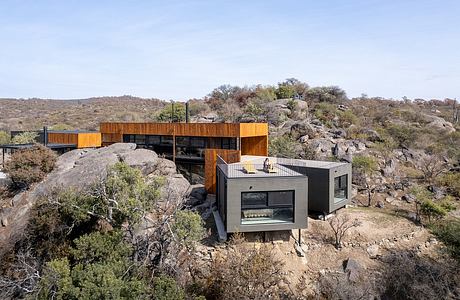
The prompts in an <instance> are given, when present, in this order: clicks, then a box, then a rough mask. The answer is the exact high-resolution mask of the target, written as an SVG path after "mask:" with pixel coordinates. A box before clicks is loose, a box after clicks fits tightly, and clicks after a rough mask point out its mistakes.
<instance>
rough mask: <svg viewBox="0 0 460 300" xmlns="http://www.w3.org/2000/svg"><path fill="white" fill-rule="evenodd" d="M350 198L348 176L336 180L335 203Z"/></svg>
mask: <svg viewBox="0 0 460 300" xmlns="http://www.w3.org/2000/svg"><path fill="white" fill-rule="evenodd" d="M347 198H348V175H342V176H339V177H335V178H334V203H338V202H341V201H343V200H346V199H347Z"/></svg>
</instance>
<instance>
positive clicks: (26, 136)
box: [11, 131, 38, 144]
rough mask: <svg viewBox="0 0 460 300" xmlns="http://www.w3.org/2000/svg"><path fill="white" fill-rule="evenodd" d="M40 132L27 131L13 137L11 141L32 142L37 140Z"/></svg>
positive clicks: (16, 142) (15, 142) (14, 142)
mask: <svg viewBox="0 0 460 300" xmlns="http://www.w3.org/2000/svg"><path fill="white" fill-rule="evenodd" d="M37 137H38V133H36V132H33V131H26V132H23V133H20V134H18V135H16V136H14V137H13V139H12V140H11V143H13V144H31V143H35V142H36V141H37Z"/></svg>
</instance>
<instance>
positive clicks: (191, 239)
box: [172, 210, 205, 248]
mask: <svg viewBox="0 0 460 300" xmlns="http://www.w3.org/2000/svg"><path fill="white" fill-rule="evenodd" d="M172 231H173V233H174V234H175V235H176V236H177V238H178V239H179V241H180V243H181V244H184V245H185V246H186V247H187V248H191V247H193V244H194V243H195V242H197V241H199V240H200V239H202V238H203V237H204V234H205V229H204V227H203V220H202V219H201V216H200V215H199V214H198V213H196V212H193V211H189V210H181V211H178V212H177V213H176V220H175V222H174V224H173V226H172Z"/></svg>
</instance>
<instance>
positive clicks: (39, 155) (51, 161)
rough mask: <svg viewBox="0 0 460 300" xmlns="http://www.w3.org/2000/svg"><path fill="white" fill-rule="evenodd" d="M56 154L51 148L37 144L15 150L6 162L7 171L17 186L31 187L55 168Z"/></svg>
mask: <svg viewBox="0 0 460 300" xmlns="http://www.w3.org/2000/svg"><path fill="white" fill-rule="evenodd" d="M55 164H56V154H55V153H54V152H53V151H52V150H50V149H49V148H47V147H45V146H42V145H39V144H36V145H34V146H33V147H32V148H28V149H23V150H19V151H16V152H14V153H13V154H12V155H11V158H10V160H8V161H7V162H6V163H5V168H4V170H5V172H6V173H7V174H8V175H9V176H10V178H11V180H12V181H13V183H14V184H15V185H16V186H19V187H29V186H30V185H31V184H32V183H35V182H39V181H41V180H42V179H43V178H45V176H46V174H48V173H49V172H51V171H52V170H53V169H54V166H55Z"/></svg>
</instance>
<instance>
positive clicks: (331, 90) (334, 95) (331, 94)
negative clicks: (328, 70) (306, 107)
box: [305, 86, 348, 103]
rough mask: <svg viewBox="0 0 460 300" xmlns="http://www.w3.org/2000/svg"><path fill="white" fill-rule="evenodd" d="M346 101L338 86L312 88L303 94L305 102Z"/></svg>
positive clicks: (342, 91) (344, 94)
mask: <svg viewBox="0 0 460 300" xmlns="http://www.w3.org/2000/svg"><path fill="white" fill-rule="evenodd" d="M347 99H348V98H347V94H346V92H345V91H344V90H342V89H341V88H339V87H338V86H322V87H314V88H311V89H308V90H307V91H306V92H305V100H306V101H312V102H329V103H342V102H343V101H346V100H347Z"/></svg>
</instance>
